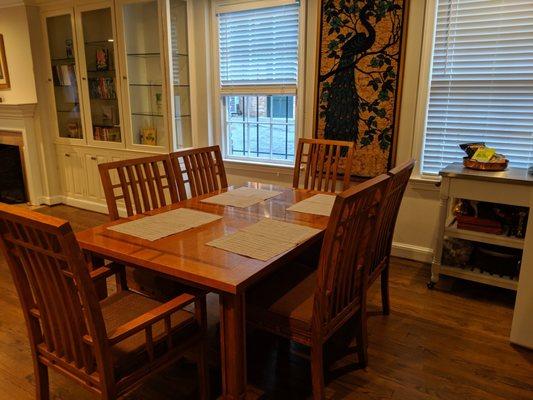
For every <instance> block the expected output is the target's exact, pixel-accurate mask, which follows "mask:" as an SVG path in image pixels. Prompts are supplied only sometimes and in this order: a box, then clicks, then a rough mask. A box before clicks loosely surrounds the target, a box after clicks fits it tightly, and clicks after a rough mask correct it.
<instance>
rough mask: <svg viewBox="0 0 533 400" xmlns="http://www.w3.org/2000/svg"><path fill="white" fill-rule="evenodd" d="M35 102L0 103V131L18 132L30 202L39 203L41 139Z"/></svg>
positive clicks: (40, 189)
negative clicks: (22, 144) (21, 145)
mask: <svg viewBox="0 0 533 400" xmlns="http://www.w3.org/2000/svg"><path fill="white" fill-rule="evenodd" d="M36 110H37V104H1V103H0V131H10V132H20V134H21V135H22V140H23V143H24V146H23V148H22V150H23V152H24V166H23V167H24V170H25V177H26V185H27V190H28V200H29V202H30V203H31V204H35V205H37V204H40V203H41V198H42V196H43V179H42V174H41V157H40V153H39V143H40V141H41V135H40V128H39V124H38V123H37V121H36Z"/></svg>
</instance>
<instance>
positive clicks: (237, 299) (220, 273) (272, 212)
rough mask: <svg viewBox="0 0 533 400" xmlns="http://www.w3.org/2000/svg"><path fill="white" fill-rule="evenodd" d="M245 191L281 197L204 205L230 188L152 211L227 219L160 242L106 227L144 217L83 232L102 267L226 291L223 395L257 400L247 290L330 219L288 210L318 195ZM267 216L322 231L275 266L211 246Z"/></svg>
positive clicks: (85, 247) (222, 339) (300, 250)
mask: <svg viewBox="0 0 533 400" xmlns="http://www.w3.org/2000/svg"><path fill="white" fill-rule="evenodd" d="M244 186H248V187H253V188H257V189H267V190H275V191H279V192H281V193H280V194H279V195H278V196H275V197H272V198H270V199H268V200H264V201H262V202H260V203H258V204H255V205H253V206H250V207H248V208H236V207H232V206H221V205H216V204H209V203H205V202H202V201H201V200H202V199H205V198H207V197H210V196H214V195H216V194H219V193H222V192H225V191H227V190H232V189H234V187H229V188H228V189H223V190H220V191H217V192H213V193H209V194H206V195H203V196H200V197H195V198H192V199H189V200H185V201H182V202H179V203H175V204H172V205H169V206H166V207H162V208H160V209H157V210H154V211H150V212H148V213H146V214H147V215H154V214H157V213H162V212H166V211H170V210H173V209H177V208H181V207H186V208H190V209H195V210H200V211H204V212H208V213H212V214H218V215H221V216H222V219H219V220H216V221H214V222H211V223H209V224H206V225H202V226H199V227H197V228H193V229H189V230H187V231H184V232H181V233H177V234H174V235H171V236H168V237H165V238H162V239H159V240H156V241H148V240H144V239H141V238H137V237H133V236H129V235H126V234H123V233H119V232H116V231H112V230H109V229H107V228H108V227H109V226H112V225H116V224H120V223H123V222H125V221H127V220H134V219H137V218H142V217H143V216H142V215H137V216H133V217H130V218H128V219H121V220H118V221H114V222H109V223H107V224H104V225H101V226H98V227H95V228H92V229H89V230H86V231H83V232H80V233H78V234H77V235H76V236H77V238H78V241H79V243H80V246H81V247H82V249H83V250H84V251H85V252H86V253H87V255H88V256H89V257H92V258H93V260H94V261H95V262H98V261H99V262H102V261H103V260H109V261H115V262H118V263H121V264H125V265H128V266H131V267H134V268H139V269H144V270H148V271H152V272H155V273H158V274H161V275H162V276H165V277H167V278H171V279H174V280H176V281H179V282H182V283H185V284H187V285H190V286H192V287H195V288H199V289H203V290H206V291H209V292H215V293H218V294H219V298H220V343H221V364H222V365H221V371H222V398H223V399H231V400H233V399H235V400H237V399H239V400H240V399H250V398H255V397H256V394H254V393H257V391H256V390H255V389H253V388H251V387H248V386H247V379H246V343H245V338H246V337H245V336H246V332H245V330H246V329H245V328H246V316H245V295H246V290H247V288H249V287H250V286H251V285H253V284H254V283H257V282H258V281H260V280H261V279H263V278H265V277H266V276H268V275H269V274H272V273H274V272H275V270H276V269H278V268H290V266H291V263H290V261H291V260H292V259H294V258H295V257H297V256H298V255H299V254H301V253H303V252H305V251H306V249H309V247H310V246H313V245H317V243H319V241H320V240H321V239H322V236H323V233H324V230H325V228H326V226H327V224H328V220H329V217H326V216H320V215H313V214H305V213H299V212H293V211H288V210H287V208H288V207H290V206H291V205H293V204H295V203H297V202H299V201H301V200H304V199H306V198H308V197H311V196H313V195H314V194H316V193H317V192H314V191H309V190H305V189H292V188H284V187H279V186H275V185H269V184H261V183H248V184H246V185H244ZM263 218H273V219H276V220H280V221H286V222H291V223H295V224H300V225H305V226H309V227H313V228H318V229H319V230H320V232H319V233H317V234H316V235H315V236H313V237H311V238H310V239H308V240H307V241H305V242H304V243H301V244H299V245H298V246H297V247H295V248H293V249H291V250H289V251H287V252H285V253H283V254H280V255H279V256H276V257H273V258H271V259H270V260H268V261H259V260H256V259H252V258H248V257H245V256H241V255H238V254H234V253H231V252H228V251H224V250H221V249H218V248H215V247H211V246H208V245H207V244H206V243H208V242H210V241H212V240H214V239H217V238H219V237H222V236H224V235H228V234H231V233H234V232H236V231H238V230H239V229H241V228H243V227H245V226H248V225H251V224H254V223H256V222H258V221H259V220H261V219H263Z"/></svg>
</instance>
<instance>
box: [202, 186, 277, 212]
mask: <svg viewBox="0 0 533 400" xmlns="http://www.w3.org/2000/svg"><path fill="white" fill-rule="evenodd" d="M279 194H281V192H276V191H273V190H265V189H254V188H250V187H240V188H238V189H235V190H230V191H228V192H225V193H221V194H218V195H215V196H212V197H208V198H207V199H203V200H202V202H203V203H210V204H218V205H221V206H232V207H238V208H246V207H250V206H253V205H254V204H257V203H261V202H262V201H264V200H267V199H270V198H272V197H275V196H278V195H279Z"/></svg>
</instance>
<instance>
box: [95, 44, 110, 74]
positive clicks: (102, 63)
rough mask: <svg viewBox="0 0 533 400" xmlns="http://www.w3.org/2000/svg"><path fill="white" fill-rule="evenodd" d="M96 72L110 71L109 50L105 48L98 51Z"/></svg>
mask: <svg viewBox="0 0 533 400" xmlns="http://www.w3.org/2000/svg"><path fill="white" fill-rule="evenodd" d="M95 56H96V70H97V71H107V70H108V69H109V50H108V49H105V48H99V49H96V55H95Z"/></svg>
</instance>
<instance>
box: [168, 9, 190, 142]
mask: <svg viewBox="0 0 533 400" xmlns="http://www.w3.org/2000/svg"><path fill="white" fill-rule="evenodd" d="M169 6H170V45H171V55H170V62H171V64H172V65H171V69H172V76H171V78H172V82H171V85H170V88H171V96H172V99H173V102H172V103H173V110H172V112H173V116H172V117H173V129H174V143H175V146H176V147H177V148H183V147H191V146H192V130H191V101H190V84H189V46H188V40H189V35H188V27H187V0H170V4H169Z"/></svg>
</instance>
